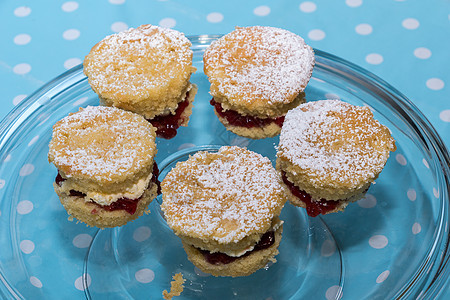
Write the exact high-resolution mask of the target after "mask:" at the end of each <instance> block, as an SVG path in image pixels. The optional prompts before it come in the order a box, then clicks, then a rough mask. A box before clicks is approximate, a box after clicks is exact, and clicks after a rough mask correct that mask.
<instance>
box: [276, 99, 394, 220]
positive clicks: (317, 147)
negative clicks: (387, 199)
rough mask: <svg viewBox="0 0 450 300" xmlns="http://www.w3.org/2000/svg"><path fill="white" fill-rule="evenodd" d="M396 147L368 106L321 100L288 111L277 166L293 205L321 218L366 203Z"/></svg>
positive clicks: (384, 127)
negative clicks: (366, 195) (354, 203)
mask: <svg viewBox="0 0 450 300" xmlns="http://www.w3.org/2000/svg"><path fill="white" fill-rule="evenodd" d="M395 149H396V146H395V141H394V139H393V138H392V137H391V132H390V131H389V129H388V128H387V127H386V126H384V125H382V124H380V123H379V122H378V121H377V120H375V119H374V118H373V114H372V112H371V111H370V109H369V108H368V107H360V106H354V105H352V104H349V103H346V102H343V101H340V100H320V101H316V102H309V103H305V104H302V105H299V106H298V107H296V108H294V109H293V110H291V111H289V112H288V113H287V115H286V120H285V122H284V124H283V129H282V130H281V134H280V142H279V146H278V152H277V162H276V168H277V170H278V171H279V172H280V173H281V176H282V180H283V182H284V184H285V185H286V186H287V187H288V189H287V191H288V196H289V200H290V202H291V203H292V204H294V205H296V206H300V207H304V208H306V211H307V213H308V215H310V216H313V217H315V216H317V215H319V214H328V213H332V212H337V211H342V210H344V209H345V207H346V206H347V205H348V204H349V203H350V202H354V201H357V200H359V199H361V198H362V197H363V196H364V195H365V193H366V191H367V190H368V189H369V187H370V185H371V184H372V183H373V182H374V181H375V179H377V177H378V175H379V174H380V172H381V171H382V170H383V168H384V166H385V164H386V161H387V159H388V157H389V153H390V152H391V151H395Z"/></svg>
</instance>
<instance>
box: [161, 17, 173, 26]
mask: <svg viewBox="0 0 450 300" xmlns="http://www.w3.org/2000/svg"><path fill="white" fill-rule="evenodd" d="M175 25H177V21H176V20H175V19H173V18H164V19H162V20H161V21H159V26H161V27H165V28H173V27H175Z"/></svg>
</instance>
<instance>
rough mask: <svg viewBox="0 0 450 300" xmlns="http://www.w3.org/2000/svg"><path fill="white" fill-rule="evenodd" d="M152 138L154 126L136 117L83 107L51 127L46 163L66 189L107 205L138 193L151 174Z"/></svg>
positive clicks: (153, 154)
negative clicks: (48, 162)
mask: <svg viewBox="0 0 450 300" xmlns="http://www.w3.org/2000/svg"><path fill="white" fill-rule="evenodd" d="M155 138H156V134H155V128H154V127H153V126H152V125H151V124H150V123H149V122H147V121H146V120H145V119H144V118H143V117H142V116H140V115H137V114H135V113H131V112H128V111H124V110H121V109H118V108H114V107H102V106H95V107H94V106H88V107H87V108H85V109H82V108H81V109H80V111H78V112H76V113H73V114H70V115H69V116H67V117H65V118H63V119H62V120H60V121H58V122H57V123H56V124H55V125H54V126H53V135H52V139H51V141H50V144H49V153H48V159H49V161H50V162H52V163H53V164H54V165H55V166H56V168H57V169H58V171H59V173H60V175H61V176H62V177H63V178H64V179H66V180H65V181H64V183H63V185H64V186H65V188H66V191H68V190H70V189H73V190H76V191H79V192H83V193H85V194H88V195H90V196H91V198H92V199H93V200H94V201H96V202H98V203H100V204H102V205H107V204H110V202H112V201H114V200H117V199H118V198H121V197H123V196H125V197H128V198H130V197H133V198H138V197H139V196H140V195H141V194H142V193H143V191H144V190H145V188H146V187H147V186H148V183H149V181H150V179H151V174H152V171H153V157H154V156H155V154H156V151H157V150H156V145H155ZM123 193H125V194H123Z"/></svg>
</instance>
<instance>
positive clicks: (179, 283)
mask: <svg viewBox="0 0 450 300" xmlns="http://www.w3.org/2000/svg"><path fill="white" fill-rule="evenodd" d="M172 279H173V280H172V281H171V282H170V292H167V290H164V291H163V292H162V295H163V298H164V299H165V300H171V299H172V298H173V297H176V296H180V295H181V293H182V292H183V290H184V285H183V284H184V283H185V282H186V279H184V278H183V274H181V273H176V274H175V275H173V276H172Z"/></svg>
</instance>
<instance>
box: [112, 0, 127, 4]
mask: <svg viewBox="0 0 450 300" xmlns="http://www.w3.org/2000/svg"><path fill="white" fill-rule="evenodd" d="M109 3H111V4H124V3H125V0H109Z"/></svg>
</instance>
